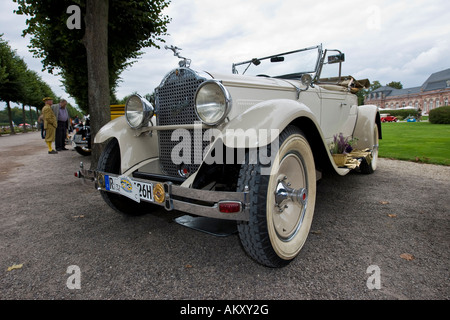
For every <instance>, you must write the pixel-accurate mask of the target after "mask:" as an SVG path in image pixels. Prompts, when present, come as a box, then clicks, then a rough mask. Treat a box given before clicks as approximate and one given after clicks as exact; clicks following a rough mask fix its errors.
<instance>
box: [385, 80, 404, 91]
mask: <svg viewBox="0 0 450 320" xmlns="http://www.w3.org/2000/svg"><path fill="white" fill-rule="evenodd" d="M386 86H388V87H391V88H394V89H403V85H402V83H401V82H400V81H391V82H389V83H388V84H386Z"/></svg>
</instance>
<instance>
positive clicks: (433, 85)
mask: <svg viewBox="0 0 450 320" xmlns="http://www.w3.org/2000/svg"><path fill="white" fill-rule="evenodd" d="M449 98H450V69H445V70H442V71H439V72H435V73H433V74H432V75H431V76H430V77H429V78H428V79H427V80H426V81H425V82H424V83H423V84H422V86H420V87H413V88H406V89H395V88H392V87H388V86H383V87H380V88H378V89H376V90H374V91H372V92H371V93H370V94H369V95H367V96H366V98H365V100H364V104H374V105H377V106H378V108H380V109H391V110H393V109H394V110H395V109H400V108H405V107H414V108H415V109H416V110H419V109H420V110H422V113H424V114H428V113H429V112H430V110H432V109H436V108H439V107H442V106H448V105H449Z"/></svg>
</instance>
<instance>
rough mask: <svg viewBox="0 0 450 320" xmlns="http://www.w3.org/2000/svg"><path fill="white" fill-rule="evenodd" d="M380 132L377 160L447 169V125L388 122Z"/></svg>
mask: <svg viewBox="0 0 450 320" xmlns="http://www.w3.org/2000/svg"><path fill="white" fill-rule="evenodd" d="M381 130H382V135H383V139H382V140H380V149H379V156H380V157H383V158H393V159H400V160H409V161H416V162H425V163H434V164H441V165H447V166H449V165H450V125H448V124H431V123H429V122H397V123H395V122H391V123H382V124H381Z"/></svg>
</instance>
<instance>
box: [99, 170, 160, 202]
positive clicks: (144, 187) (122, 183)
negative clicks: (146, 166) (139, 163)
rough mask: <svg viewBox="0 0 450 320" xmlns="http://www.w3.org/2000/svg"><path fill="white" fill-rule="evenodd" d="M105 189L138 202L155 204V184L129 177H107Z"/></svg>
mask: <svg viewBox="0 0 450 320" xmlns="http://www.w3.org/2000/svg"><path fill="white" fill-rule="evenodd" d="M105 189H106V190H108V191H111V192H115V193H119V194H121V195H123V196H125V197H128V198H130V199H132V200H134V201H136V202H141V200H145V201H150V202H153V201H154V200H153V184H151V183H146V182H141V181H135V180H133V179H131V178H130V177H127V176H119V177H112V176H109V175H105Z"/></svg>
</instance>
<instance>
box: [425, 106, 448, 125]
mask: <svg viewBox="0 0 450 320" xmlns="http://www.w3.org/2000/svg"><path fill="white" fill-rule="evenodd" d="M429 115H430V117H429V121H430V122H431V123H437V124H450V106H443V107H440V108H436V109H433V110H431V111H430V114H429Z"/></svg>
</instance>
